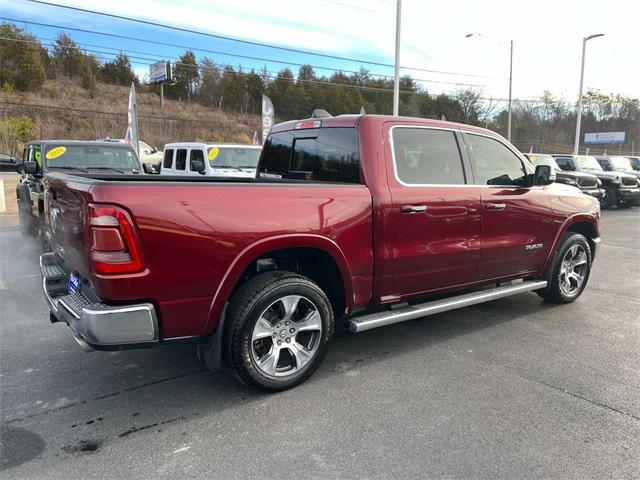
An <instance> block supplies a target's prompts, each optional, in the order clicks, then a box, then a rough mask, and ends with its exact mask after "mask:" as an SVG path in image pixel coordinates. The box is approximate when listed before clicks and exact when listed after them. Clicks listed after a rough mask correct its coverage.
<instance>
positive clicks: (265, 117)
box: [262, 95, 274, 143]
mask: <svg viewBox="0 0 640 480" xmlns="http://www.w3.org/2000/svg"><path fill="white" fill-rule="evenodd" d="M273 113H274V112H273V103H271V99H270V98H269V97H267V96H266V95H262V143H264V142H265V140H266V139H267V135H269V132H270V131H271V127H272V126H273Z"/></svg>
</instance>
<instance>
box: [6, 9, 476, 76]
mask: <svg viewBox="0 0 640 480" xmlns="http://www.w3.org/2000/svg"><path fill="white" fill-rule="evenodd" d="M0 18H2V19H3V20H4V19H7V18H6V17H0ZM9 20H10V21H19V20H13V19H9ZM25 23H34V24H37V25H41V26H47V27H48V26H51V27H53V28H67V27H63V26H55V25H46V24H40V23H36V22H25ZM69 30H79V29H74V28H69ZM82 31H83V32H85V33H97V34H100V35H106V36H114V37H120V35H115V34H108V33H102V32H91V31H86V30H82ZM5 39H6V40H14V41H18V40H17V39H12V38H10V37H5ZM132 39H133V38H132ZM41 40H46V41H55V40H53V39H46V38H41ZM140 41H146V42H149V43H155V44H160V45H164V46H167V44H164V43H162V42H155V41H152V40H142V39H140ZM79 45H80V46H88V47H97V48H109V49H111V50H119V51H124V52H131V53H140V54H142V55H158V54H155V53H149V52H140V51H136V50H130V49H118V48H115V47H108V46H104V45H95V44H89V43H82V44H79ZM49 46H52V45H49ZM171 46H173V45H171ZM175 47H176V48H185V49H188V50H198V51H204V52H207V53H215V54H222V55H227V56H232V57H236V56H238V57H240V58H249V59H252V60H263V61H266V62H269V63H282V64H285V65H295V66H299V67H303V66H307V65H309V64H303V63H294V62H282V61H279V60H270V59H262V58H259V57H248V56H246V55H235V54H226V53H222V52H217V51H214V50H205V49H198V48H195V47H189V46H182V45H175ZM132 58H134V57H132ZM160 60H166V58H159V59H158V61H160ZM136 63H138V62H136ZM223 65H228V64H223ZM309 66H310V67H312V68H315V69H318V70H329V71H332V72H340V73H351V74H359V73H360V72H357V71H354V70H340V69H337V68H331V67H321V66H318V65H309ZM370 76H372V77H382V78H393V76H392V75H385V74H379V73H370ZM412 80H414V81H416V82H424V83H435V84H439V85H454V86H458V87H484V86H485V85H484V84H477V83H463V82H447V81H444V80H431V79H427V78H412Z"/></svg>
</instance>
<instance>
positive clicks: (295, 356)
mask: <svg viewBox="0 0 640 480" xmlns="http://www.w3.org/2000/svg"><path fill="white" fill-rule="evenodd" d="M228 315H229V317H228V319H227V320H228V322H229V323H228V330H227V332H228V333H227V350H228V355H227V358H228V362H229V363H230V366H231V367H232V368H233V370H234V372H235V373H236V374H237V375H238V377H239V378H240V379H241V380H242V381H243V382H244V383H246V384H247V385H249V386H252V387H256V388H259V389H262V390H268V391H278V390H285V389H287V388H291V387H294V386H296V385H299V384H300V383H302V382H304V381H305V380H306V379H307V378H309V377H310V376H311V374H312V373H313V372H314V371H315V370H316V369H317V368H318V366H319V365H320V363H322V360H323V359H324V356H325V355H326V353H327V350H328V347H329V341H330V340H331V338H332V336H333V323H334V322H333V311H332V308H331V303H330V302H329V299H328V298H327V296H326V294H325V293H324V292H323V291H322V289H321V288H320V287H319V286H318V285H316V284H315V283H314V282H312V281H311V280H310V279H308V278H306V277H303V276H302V275H298V274H295V273H291V272H285V271H274V272H266V273H262V274H259V275H256V276H255V277H253V278H251V279H250V280H248V281H247V282H246V283H245V284H244V285H242V286H241V287H240V289H239V290H238V291H237V292H236V293H235V294H234V295H233V297H232V299H231V303H230V305H229V312H228Z"/></svg>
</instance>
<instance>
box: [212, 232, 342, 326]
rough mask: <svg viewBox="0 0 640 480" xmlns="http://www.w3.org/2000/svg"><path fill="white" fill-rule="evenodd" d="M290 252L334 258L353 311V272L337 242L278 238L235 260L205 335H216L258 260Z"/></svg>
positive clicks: (312, 237) (216, 297) (316, 237)
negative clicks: (308, 251) (307, 250)
mask: <svg viewBox="0 0 640 480" xmlns="http://www.w3.org/2000/svg"><path fill="white" fill-rule="evenodd" d="M288 248H315V249H318V250H322V251H324V252H326V253H327V254H329V255H331V257H332V258H333V260H334V261H335V262H336V265H337V266H338V270H339V271H340V276H341V277H342V284H343V285H344V290H345V291H344V298H345V307H346V308H347V309H351V308H352V307H353V304H354V296H353V281H352V279H353V277H352V275H351V269H350V268H349V264H348V262H347V259H346V258H345V256H344V254H343V253H342V250H341V249H340V247H339V246H338V245H337V244H336V243H335V242H334V241H333V240H331V239H329V238H327V237H323V236H320V235H313V234H290V235H278V236H275V237H269V238H264V239H261V240H258V241H256V242H254V243H252V244H251V245H249V246H247V247H246V248H245V249H244V250H242V251H241V252H240V253H239V254H238V255H237V256H236V257H235V259H234V260H233V262H231V265H230V266H229V268H228V270H227V272H226V273H225V275H224V277H223V278H222V281H221V282H220V284H219V286H218V289H217V290H216V292H215V294H214V297H213V302H212V303H211V308H210V310H209V315H208V317H207V321H206V323H205V326H204V331H203V334H204V335H210V334H212V333H214V332H215V331H216V329H217V327H218V323H219V321H220V318H221V317H222V313H223V311H224V306H225V304H226V303H227V302H228V301H229V300H230V298H231V294H232V293H233V290H234V289H235V287H236V285H237V283H238V281H239V280H240V278H241V276H242V274H243V273H244V271H245V270H246V269H247V267H249V266H250V265H251V264H252V263H253V262H255V261H256V259H258V258H260V257H262V256H264V255H266V254H268V253H269V252H274V251H276V250H283V249H288Z"/></svg>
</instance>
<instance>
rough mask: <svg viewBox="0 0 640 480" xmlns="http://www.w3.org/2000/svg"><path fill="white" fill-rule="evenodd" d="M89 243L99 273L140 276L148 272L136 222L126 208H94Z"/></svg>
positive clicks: (91, 210) (104, 206)
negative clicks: (134, 223) (137, 274)
mask: <svg viewBox="0 0 640 480" xmlns="http://www.w3.org/2000/svg"><path fill="white" fill-rule="evenodd" d="M89 239H90V242H91V260H92V261H93V269H94V270H95V271H96V273H101V274H122V273H136V272H140V271H142V270H143V269H144V264H143V262H142V255H141V254H140V248H139V246H138V242H137V240H136V234H135V231H134V229H133V222H132V221H131V217H129V214H128V213H127V212H126V211H125V210H123V209H122V208H119V207H116V206H114V205H95V204H90V205H89Z"/></svg>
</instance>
